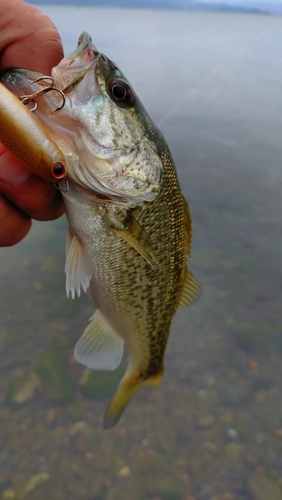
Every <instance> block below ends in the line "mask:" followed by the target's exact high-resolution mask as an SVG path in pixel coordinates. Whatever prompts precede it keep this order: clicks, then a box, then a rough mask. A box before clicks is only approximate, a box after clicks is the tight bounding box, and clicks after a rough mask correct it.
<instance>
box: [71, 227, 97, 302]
mask: <svg viewBox="0 0 282 500" xmlns="http://www.w3.org/2000/svg"><path fill="white" fill-rule="evenodd" d="M65 273H66V292H67V297H68V296H69V295H71V297H72V298H73V299H74V297H75V292H76V293H77V295H78V297H80V288H81V287H82V288H83V290H84V291H85V292H86V290H87V288H88V287H89V283H90V280H91V274H90V271H89V269H88V266H87V262H86V259H85V257H84V254H83V250H82V246H81V244H80V241H79V239H78V238H77V237H76V236H72V234H71V232H70V230H68V234H67V242H66V264H65Z"/></svg>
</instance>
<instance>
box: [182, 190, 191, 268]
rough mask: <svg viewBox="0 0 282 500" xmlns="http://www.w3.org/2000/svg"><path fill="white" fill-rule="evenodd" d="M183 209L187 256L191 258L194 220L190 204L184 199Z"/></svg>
mask: <svg viewBox="0 0 282 500" xmlns="http://www.w3.org/2000/svg"><path fill="white" fill-rule="evenodd" d="M183 209H184V226H185V237H186V238H185V245H186V255H187V257H188V258H190V249H191V241H192V220H191V216H190V211H189V207H188V203H187V201H186V200H185V198H184V197H183Z"/></svg>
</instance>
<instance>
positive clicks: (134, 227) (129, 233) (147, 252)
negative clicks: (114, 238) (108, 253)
mask: <svg viewBox="0 0 282 500" xmlns="http://www.w3.org/2000/svg"><path fill="white" fill-rule="evenodd" d="M117 232H118V233H119V235H120V236H121V237H122V238H124V239H125V241H127V243H129V245H131V246H132V247H133V248H135V250H136V251H137V252H138V253H139V254H140V255H141V256H142V257H143V259H145V260H146V261H147V262H148V264H150V265H151V266H154V265H155V264H156V263H157V259H156V255H155V252H154V249H153V246H152V242H151V240H150V237H149V235H148V233H147V232H146V231H145V229H144V228H143V227H142V226H141V224H139V222H138V221H137V220H136V219H134V217H131V220H130V223H129V225H128V227H127V228H126V229H117Z"/></svg>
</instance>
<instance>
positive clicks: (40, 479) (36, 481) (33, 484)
mask: <svg viewBox="0 0 282 500" xmlns="http://www.w3.org/2000/svg"><path fill="white" fill-rule="evenodd" d="M49 478H50V474H49V473H48V472H39V473H38V474H35V476H32V477H31V478H30V479H29V480H28V482H27V483H26V485H25V488H24V490H23V494H22V496H21V498H25V497H26V496H27V495H29V493H31V492H32V491H33V490H34V489H35V488H37V486H39V485H40V484H41V483H44V481H47V479H49Z"/></svg>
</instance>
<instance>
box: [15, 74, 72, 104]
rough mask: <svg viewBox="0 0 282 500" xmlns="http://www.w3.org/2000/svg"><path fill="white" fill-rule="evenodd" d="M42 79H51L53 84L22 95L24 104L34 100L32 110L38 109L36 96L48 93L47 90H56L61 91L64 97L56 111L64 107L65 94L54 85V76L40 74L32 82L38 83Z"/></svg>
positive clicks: (21, 98)
mask: <svg viewBox="0 0 282 500" xmlns="http://www.w3.org/2000/svg"><path fill="white" fill-rule="evenodd" d="M41 80H50V81H51V84H50V85H48V86H47V87H44V88H43V89H41V90H38V91H37V92H34V94H29V95H22V96H20V100H21V101H22V102H23V104H29V103H30V102H32V103H33V108H32V109H31V111H35V110H36V109H37V102H36V98H37V97H40V96H41V95H43V94H46V93H47V92H50V91H51V90H55V92H59V93H60V94H61V96H62V98H63V102H62V105H61V106H59V107H58V108H56V109H55V112H56V111H58V110H60V109H62V108H63V107H64V105H65V103H66V98H65V94H64V92H63V91H62V90H61V89H58V88H57V87H54V85H55V80H54V78H52V76H40V77H39V78H37V80H34V82H32V83H37V82H40V81H41Z"/></svg>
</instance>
